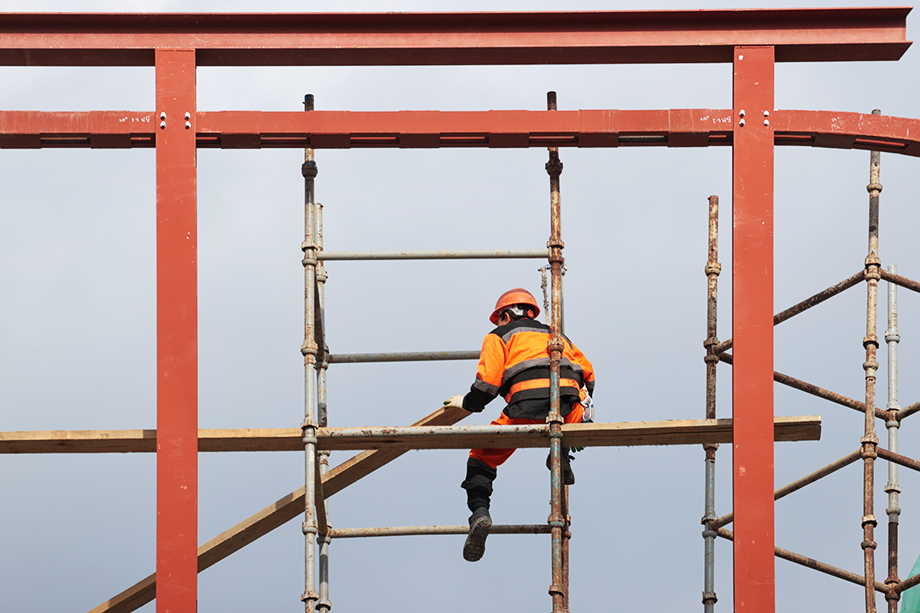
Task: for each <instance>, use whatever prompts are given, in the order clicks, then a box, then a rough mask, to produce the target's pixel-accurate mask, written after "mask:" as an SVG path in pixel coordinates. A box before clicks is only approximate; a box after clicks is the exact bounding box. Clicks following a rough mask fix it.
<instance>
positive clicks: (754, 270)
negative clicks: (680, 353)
mask: <svg viewBox="0 0 920 613" xmlns="http://www.w3.org/2000/svg"><path fill="white" fill-rule="evenodd" d="M773 66H774V64H773V48H772V47H738V48H737V49H735V62H734V93H733V107H734V108H733V115H734V116H733V119H734V124H735V132H734V137H735V138H734V146H733V147H732V173H733V174H732V328H733V329H732V338H734V339H735V344H734V347H735V350H734V369H733V370H732V407H733V408H732V417H733V418H734V427H733V436H734V440H733V453H734V456H733V460H734V461H733V471H734V478H733V488H732V491H733V496H734V507H735V542H734V565H735V572H734V581H735V587H734V598H735V611H738V612H739V613H749V612H750V613H755V612H756V613H772V612H773V611H774V610H775V600H776V599H775V588H774V577H775V572H774V560H773V547H774V544H773V541H774V538H773V537H774V534H773V436H772V434H771V430H770V429H771V425H772V423H773V140H774V138H773V126H772V125H771V124H772V116H773Z"/></svg>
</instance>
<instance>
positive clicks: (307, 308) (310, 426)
mask: <svg viewBox="0 0 920 613" xmlns="http://www.w3.org/2000/svg"><path fill="white" fill-rule="evenodd" d="M304 106H305V110H307V111H309V110H311V109H312V107H313V96H312V95H309V94H308V95H307V96H306V97H305V98H304ZM301 172H302V174H303V177H304V183H305V190H304V241H303V245H302V249H303V253H304V257H303V266H304V339H303V346H302V347H301V349H300V351H301V353H302V354H303V356H304V418H303V424H302V425H301V427H302V429H303V444H304V456H305V457H304V489H305V497H304V507H305V508H304V522H303V534H304V541H305V542H304V550H305V551H304V557H305V561H304V593H303V596H302V597H301V600H303V602H304V610H305V611H306V613H312V612H313V611H314V609H315V606H316V602H317V601H318V600H319V595H318V594H317V592H316V536H317V532H318V526H317V518H316V481H317V477H318V475H317V474H316V466H317V461H316V460H317V455H316V428H317V427H318V425H319V424H318V422H317V420H316V356H317V353H318V346H317V343H316V322H315V315H316V311H315V304H314V301H315V299H316V298H315V284H316V264H317V259H316V243H315V227H316V212H315V207H314V181H315V179H316V172H317V171H316V162H315V161H314V160H313V150H312V149H306V150H305V152H304V163H303V166H302V167H301Z"/></svg>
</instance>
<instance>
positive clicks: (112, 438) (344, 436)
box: [0, 415, 821, 453]
mask: <svg viewBox="0 0 920 613" xmlns="http://www.w3.org/2000/svg"><path fill="white" fill-rule="evenodd" d="M562 433H563V444H564V445H566V446H567V447H622V446H633V445H696V444H703V443H731V442H732V420H731V419H712V420H707V419H683V420H669V421H636V422H613V423H596V424H565V425H564V426H563V427H562ZM198 436H199V442H198V449H199V451H208V452H216V451H302V450H303V443H302V441H301V431H300V428H274V429H237V430H199V431H198ZM820 436H821V417H820V416H817V415H805V416H795V417H775V418H774V440H776V441H815V440H819V439H820ZM317 438H318V439H319V443H318V448H319V449H320V450H330V451H342V450H361V449H379V450H392V451H408V450H410V449H466V448H471V447H480V448H504V447H516V448H524V447H547V446H548V445H549V443H548V438H547V433H546V426H544V425H534V426H456V427H451V426H449V425H431V423H424V424H422V423H419V424H416V425H413V426H407V427H402V428H392V427H380V428H319V429H318V431H317ZM155 448H156V431H155V430H83V431H58V430H51V431H42V432H0V453H131V452H153V451H154V450H155Z"/></svg>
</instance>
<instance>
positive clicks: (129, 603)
mask: <svg viewBox="0 0 920 613" xmlns="http://www.w3.org/2000/svg"><path fill="white" fill-rule="evenodd" d="M467 415H468V413H466V412H465V411H461V410H459V409H438V410H437V411H435V412H434V413H431V414H430V415H428V416H427V417H424V418H423V419H421V420H419V421H417V422H415V423H414V424H412V425H413V426H438V425H450V424H455V423H457V422H458V421H460V420H461V419H463V418H464V417H466V416H467ZM404 453H405V451H365V452H363V453H359V454H358V455H356V456H354V457H353V458H351V459H349V460H347V461H345V462H343V463H342V464H339V465H338V466H336V467H335V468H333V469H331V470H330V471H329V472H328V473H326V474H325V475H323V494H324V495H325V497H326V498H328V497H329V496H332V495H333V494H335V493H337V492H340V491H342V490H343V489H345V488H346V487H348V486H349V485H351V484H352V483H355V482H356V481H358V480H360V479H361V478H362V477H365V476H367V475H369V474H370V473H372V472H374V471H375V470H377V469H378V468H380V467H382V466H384V465H386V464H388V463H390V462H392V461H393V460H395V459H396V458H398V457H399V456H401V455H402V454H404ZM304 498H305V494H304V488H302V487H301V488H300V489H298V490H296V491H294V492H291V493H290V494H288V495H287V496H285V497H283V498H281V499H280V500H277V501H275V502H274V503H273V504H271V505H269V506H267V507H265V508H264V509H262V510H261V511H259V512H258V513H256V514H255V515H252V516H251V517H248V518H246V519H245V520H243V521H242V522H240V523H239V524H237V525H235V526H233V527H232V528H230V529H229V530H225V531H224V532H222V533H220V534H219V535H217V536H216V537H214V538H213V539H211V540H210V541H208V542H207V543H205V544H204V545H201V546H200V547H199V548H198V572H199V573H200V572H201V571H203V570H204V569H206V568H209V567H211V566H213V565H214V564H217V563H218V562H220V561H221V560H223V559H224V558H226V557H227V556H229V555H230V554H232V553H234V552H237V551H239V550H240V549H242V548H243V547H245V546H246V545H248V544H249V543H252V542H253V541H255V540H257V539H259V538H261V537H263V536H265V535H266V534H268V533H269V532H271V531H272V530H274V529H275V528H278V527H280V526H281V525H283V524H285V523H287V522H288V521H290V520H292V519H294V518H295V517H298V516H300V515H301V514H302V513H303V510H304V504H305V499H304ZM155 597H156V574H155V573H154V574H152V575H150V576H148V577H146V578H145V579H143V580H142V581H139V582H138V583H136V584H134V585H132V586H131V587H129V588H128V589H126V590H125V591H123V592H121V593H120V594H118V595H117V596H113V597H112V598H110V599H109V600H106V601H105V602H103V603H102V604H101V605H99V606H98V607H96V608H94V609H92V610H91V611H90V613H129V612H130V611H136V610H137V609H139V608H140V607H142V606H144V605H145V604H147V603H148V602H150V601H152V600H153V599H154V598H155Z"/></svg>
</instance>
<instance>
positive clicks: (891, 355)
mask: <svg viewBox="0 0 920 613" xmlns="http://www.w3.org/2000/svg"><path fill="white" fill-rule="evenodd" d="M888 272H890V273H892V274H896V273H897V272H898V267H897V266H895V265H894V264H889V265H888ZM900 341H901V335H900V333H899V331H898V286H897V285H896V284H895V283H892V282H891V281H889V282H888V329H887V330H886V331H885V342H886V343H887V344H888V406H887V409H888V412H889V413H890V414H891V418H890V419H889V420H888V422H887V423H886V424H885V425H886V426H887V427H888V450H889V451H891V452H892V453H897V452H898V428H899V426H900V425H901V421H900V419H898V411H899V410H900V408H901V406H900V405H899V404H898V343H899V342H900ZM885 492H886V493H887V494H888V508H887V509H885V512H886V513H887V514H888V577H887V578H886V579H885V585H887V586H889V587H894V586H895V585H897V584H898V582H899V581H900V579H898V524H899V518H900V515H901V507H900V506H899V504H898V502H899V501H898V497H899V496H900V494H901V485H900V483H899V482H898V465H897V464H896V463H894V462H891V461H889V462H888V483H886V484H885ZM887 598H888V611H889V613H897V611H898V600H899V599H900V594H899V593H898V592H896V591H895V590H891V591H889V592H888V595H887Z"/></svg>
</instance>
